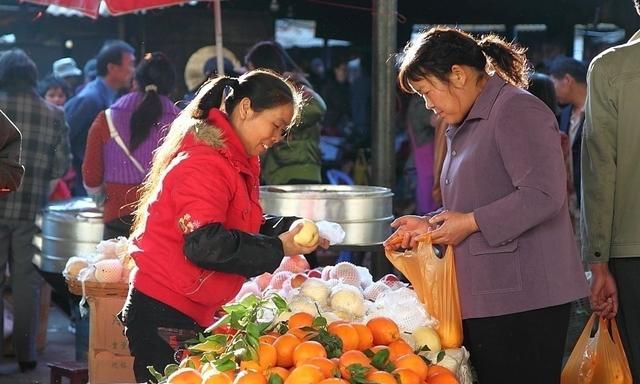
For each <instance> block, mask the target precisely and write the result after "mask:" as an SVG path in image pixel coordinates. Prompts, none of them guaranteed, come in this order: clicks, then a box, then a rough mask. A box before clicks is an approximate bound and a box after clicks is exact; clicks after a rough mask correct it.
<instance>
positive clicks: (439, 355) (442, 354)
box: [436, 351, 445, 364]
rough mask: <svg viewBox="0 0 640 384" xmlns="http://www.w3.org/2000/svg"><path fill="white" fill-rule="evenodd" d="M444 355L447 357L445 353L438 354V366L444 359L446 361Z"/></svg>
mask: <svg viewBox="0 0 640 384" xmlns="http://www.w3.org/2000/svg"><path fill="white" fill-rule="evenodd" d="M444 355H445V353H444V351H440V352H438V356H437V357H436V364H438V363H439V362H441V361H442V359H444Z"/></svg>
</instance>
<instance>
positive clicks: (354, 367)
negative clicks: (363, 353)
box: [347, 364, 370, 384]
mask: <svg viewBox="0 0 640 384" xmlns="http://www.w3.org/2000/svg"><path fill="white" fill-rule="evenodd" d="M369 369H370V368H369V367H365V366H364V365H362V364H351V365H348V366H347V371H349V375H350V376H351V378H350V380H349V381H350V382H351V383H357V384H365V383H367V382H368V381H367V379H366V375H367V373H368V372H369Z"/></svg>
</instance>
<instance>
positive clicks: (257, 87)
mask: <svg viewBox="0 0 640 384" xmlns="http://www.w3.org/2000/svg"><path fill="white" fill-rule="evenodd" d="M227 87H228V88H230V89H231V92H229V93H227V94H226V95H225V91H226V90H227ZM223 96H224V101H223ZM245 97H246V98H248V99H249V100H250V101H251V109H253V110H254V111H256V112H262V111H264V110H266V109H270V108H274V107H278V106H281V105H286V104H292V105H293V109H294V118H293V119H292V124H291V125H290V126H293V125H294V124H293V122H295V121H296V119H297V117H298V116H299V114H300V113H299V112H300V111H299V110H300V107H301V104H302V98H301V95H300V93H299V92H298V91H296V90H295V88H294V87H293V86H292V85H291V84H290V83H289V81H287V80H285V79H283V78H282V77H280V76H279V75H278V74H277V73H274V72H271V71H268V70H264V69H259V70H253V71H249V72H247V73H245V74H244V75H242V76H240V77H239V78H235V77H229V76H223V77H217V78H214V79H211V80H209V81H207V82H206V83H205V84H204V85H203V86H202V87H201V88H200V90H199V91H198V93H197V94H196V97H195V98H194V99H193V101H191V103H190V104H189V107H187V108H190V109H192V111H191V115H192V117H194V118H196V119H206V118H207V116H208V115H209V111H210V110H211V109H212V108H220V107H221V105H222V104H223V103H224V109H225V111H226V112H227V114H229V115H231V113H232V112H233V110H234V109H235V107H236V106H237V105H238V103H239V102H240V101H241V100H242V99H244V98H245Z"/></svg>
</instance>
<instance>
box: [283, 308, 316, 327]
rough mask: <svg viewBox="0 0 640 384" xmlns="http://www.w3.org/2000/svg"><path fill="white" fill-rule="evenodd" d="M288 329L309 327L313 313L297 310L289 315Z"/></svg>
mask: <svg viewBox="0 0 640 384" xmlns="http://www.w3.org/2000/svg"><path fill="white" fill-rule="evenodd" d="M287 324H288V326H289V329H295V328H302V327H310V326H311V325H312V324H313V315H310V314H308V313H306V312H297V313H294V314H293V315H291V317H290V318H289V320H288V321H287Z"/></svg>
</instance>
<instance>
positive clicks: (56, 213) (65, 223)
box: [33, 198, 104, 273]
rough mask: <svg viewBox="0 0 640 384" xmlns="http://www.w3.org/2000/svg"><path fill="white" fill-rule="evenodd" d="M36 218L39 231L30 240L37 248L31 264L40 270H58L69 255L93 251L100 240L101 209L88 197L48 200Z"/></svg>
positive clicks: (58, 271)
mask: <svg viewBox="0 0 640 384" xmlns="http://www.w3.org/2000/svg"><path fill="white" fill-rule="evenodd" d="M39 221H41V223H40V224H39V225H40V227H41V228H42V231H41V234H40V235H37V236H36V237H35V238H34V241H33V243H34V245H35V246H36V247H37V248H38V249H39V250H40V251H39V252H38V253H36V255H35V256H34V257H33V263H34V264H35V265H36V266H37V267H38V268H39V269H40V270H41V271H44V272H54V273H60V272H62V271H63V270H64V267H65V265H66V263H67V260H68V259H69V258H70V257H72V256H82V255H89V254H92V253H94V252H95V251H96V245H98V243H100V241H101V240H102V232H103V229H104V225H103V222H102V211H101V210H100V209H99V208H97V207H96V204H95V203H94V202H93V201H92V200H91V199H89V198H74V199H70V200H64V201H57V202H54V203H51V204H49V205H48V206H47V207H46V208H45V209H44V210H43V212H42V216H41V218H40V219H39Z"/></svg>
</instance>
